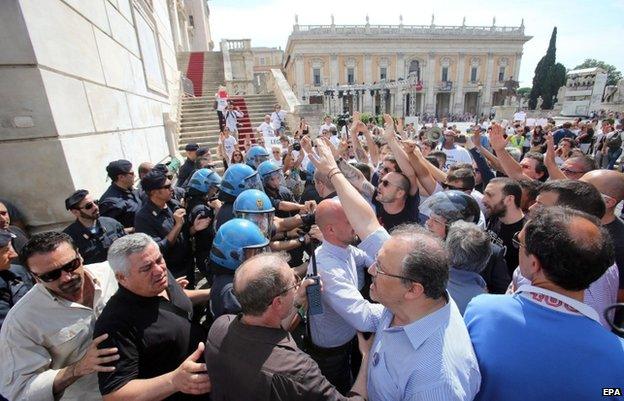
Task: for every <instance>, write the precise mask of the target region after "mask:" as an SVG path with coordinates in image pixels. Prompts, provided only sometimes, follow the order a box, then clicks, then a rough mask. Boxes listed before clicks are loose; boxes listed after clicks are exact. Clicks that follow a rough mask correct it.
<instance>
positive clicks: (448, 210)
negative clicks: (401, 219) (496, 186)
mask: <svg viewBox="0 0 624 401" xmlns="http://www.w3.org/2000/svg"><path fill="white" fill-rule="evenodd" d="M419 209H420V213H421V214H423V215H424V216H425V217H426V218H427V219H429V220H432V221H433V222H434V223H432V222H430V221H427V223H426V226H427V227H428V228H429V229H431V227H432V226H431V224H435V223H438V224H441V225H443V226H444V233H445V234H446V232H447V230H446V227H448V226H450V225H451V224H452V223H454V222H456V221H459V220H463V221H467V222H469V223H475V224H476V223H478V222H479V217H480V216H481V209H479V204H478V203H477V201H476V200H475V199H474V198H473V197H472V196H470V195H468V194H466V193H464V192H462V191H456V190H451V191H442V192H436V193H435V194H433V195H431V196H430V197H428V198H427V200H426V201H424V202H423V203H422V204H421V205H420V208H419ZM440 234H441V232H440Z"/></svg>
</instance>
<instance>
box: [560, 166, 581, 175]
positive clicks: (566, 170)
mask: <svg viewBox="0 0 624 401" xmlns="http://www.w3.org/2000/svg"><path fill="white" fill-rule="evenodd" d="M561 172H562V173H568V174H585V171H574V170H570V169H569V168H567V167H561Z"/></svg>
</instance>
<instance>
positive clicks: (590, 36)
mask: <svg viewBox="0 0 624 401" xmlns="http://www.w3.org/2000/svg"><path fill="white" fill-rule="evenodd" d="M208 4H209V6H210V25H211V29H212V36H213V40H214V42H215V44H217V43H219V41H220V40H221V39H224V38H225V39H243V38H244V39H251V40H252V41H251V43H252V46H272V47H277V46H281V47H282V49H283V48H284V47H285V46H286V41H287V40H288V35H289V34H290V32H291V31H292V25H293V24H294V16H295V14H297V15H298V16H299V23H300V24H302V25H304V24H329V23H330V15H331V14H334V17H335V21H336V24H364V23H365V18H366V14H368V15H369V17H370V23H371V24H398V23H399V15H400V14H402V15H403V23H404V24H429V23H430V21H431V14H432V13H434V14H435V23H436V25H461V23H462V18H463V17H464V16H465V17H466V25H487V26H489V25H491V24H492V17H494V16H495V17H496V25H498V26H518V25H520V21H521V19H522V18H524V25H525V33H526V34H527V35H530V36H533V39H531V40H530V41H529V42H527V43H526V44H525V46H524V55H523V57H522V65H521V68H520V83H521V86H530V85H531V80H532V79H533V71H534V69H535V66H536V65H537V63H538V61H539V60H540V58H541V57H542V56H543V55H544V54H545V52H546V48H547V47H548V41H549V39H550V34H551V32H552V29H553V27H554V26H557V30H558V34H557V61H558V62H561V63H563V65H565V66H566V67H567V68H573V67H575V66H576V65H578V64H580V63H581V62H582V61H583V60H584V59H586V58H595V59H598V60H602V61H604V62H607V63H609V64H613V65H615V66H616V67H617V68H618V69H619V70H620V71H624V51H623V49H622V47H623V45H622V44H623V42H622V37H623V36H624V22H623V21H622V16H623V15H624V1H623V0H594V1H585V0H568V1H562V0H543V1H536V0H532V1H529V0H514V1H513V2H510V1H493V0H479V1H474V0H464V1H462V0H442V1H440V0H417V1H400V0H384V1H383V2H380V1H379V0H355V1H354V0H343V1H339V0H313V1H309V0H209V1H208ZM380 4H383V7H381V6H380ZM217 47H218V45H217Z"/></svg>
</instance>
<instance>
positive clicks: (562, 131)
mask: <svg viewBox="0 0 624 401" xmlns="http://www.w3.org/2000/svg"><path fill="white" fill-rule="evenodd" d="M570 128H572V123H571V122H569V121H568V122H565V123H563V125H562V126H561V128H559V129H558V130H557V131H555V132H554V133H553V139H554V140H555V145H558V144H559V141H561V140H562V139H563V138H571V139H575V138H576V135H574V132H572V131H570Z"/></svg>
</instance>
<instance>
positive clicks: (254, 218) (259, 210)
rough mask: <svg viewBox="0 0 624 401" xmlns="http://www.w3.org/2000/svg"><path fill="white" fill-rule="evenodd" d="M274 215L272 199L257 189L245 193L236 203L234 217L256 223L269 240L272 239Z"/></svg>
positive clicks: (238, 197) (239, 196) (237, 198)
mask: <svg viewBox="0 0 624 401" xmlns="http://www.w3.org/2000/svg"><path fill="white" fill-rule="evenodd" d="M274 215H275V208H274V207H273V205H272V204H271V199H269V197H268V196H267V195H266V194H265V193H264V192H262V191H258V190H257V189H248V190H245V191H243V192H242V193H241V194H240V195H238V196H237V197H236V201H234V216H236V217H238V218H241V219H245V220H249V221H251V222H253V223H255V224H256V225H257V226H258V227H259V228H260V231H262V233H263V234H264V235H265V236H266V237H267V238H271V228H272V226H273V217H274Z"/></svg>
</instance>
